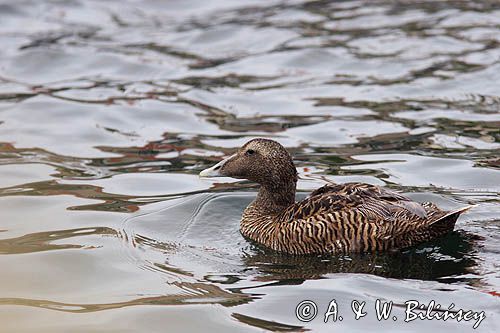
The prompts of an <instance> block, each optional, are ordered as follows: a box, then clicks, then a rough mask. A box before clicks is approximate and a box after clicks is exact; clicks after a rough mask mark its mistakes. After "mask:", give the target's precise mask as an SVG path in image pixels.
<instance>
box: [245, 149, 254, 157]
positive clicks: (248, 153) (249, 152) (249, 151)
mask: <svg viewBox="0 0 500 333" xmlns="http://www.w3.org/2000/svg"><path fill="white" fill-rule="evenodd" d="M254 153H255V150H253V149H248V150H247V151H246V152H245V155H247V156H250V155H253V154H254Z"/></svg>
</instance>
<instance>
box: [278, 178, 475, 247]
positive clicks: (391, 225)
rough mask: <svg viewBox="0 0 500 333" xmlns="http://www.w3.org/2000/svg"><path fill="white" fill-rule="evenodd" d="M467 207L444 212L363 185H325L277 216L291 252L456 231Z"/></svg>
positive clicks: (402, 242)
mask: <svg viewBox="0 0 500 333" xmlns="http://www.w3.org/2000/svg"><path fill="white" fill-rule="evenodd" d="M466 209H467V207H466V208H464V209H459V210H456V211H452V212H445V211H442V210H440V209H439V208H438V207H437V206H436V205H434V204H432V203H428V202H425V203H422V204H419V203H416V202H413V201H411V199H410V198H408V197H406V196H404V195H401V194H399V193H396V192H393V191H390V190H388V189H384V188H381V187H379V186H375V185H370V184H363V183H346V184H338V185H331V184H328V185H325V186H323V187H321V188H319V189H317V190H316V191H314V192H312V193H311V195H310V196H309V197H307V198H306V199H304V200H302V201H300V202H298V203H296V204H294V205H291V206H290V207H288V208H287V209H286V210H285V211H284V212H283V213H281V214H280V215H279V216H277V219H278V221H279V222H285V223H284V224H282V227H281V228H282V229H281V231H282V233H283V235H286V236H283V237H288V238H290V239H293V241H292V242H290V244H291V245H290V248H289V249H286V250H287V251H288V252H290V253H320V252H335V253H340V252H342V253H347V252H359V251H377V250H388V249H397V248H404V247H408V246H412V245H414V244H417V243H420V242H423V241H427V240H430V239H432V238H434V237H438V236H441V235H444V234H445V233H447V232H449V231H451V230H453V227H454V224H455V222H456V220H457V218H458V216H459V215H460V213H462V212H463V211H464V210H466Z"/></svg>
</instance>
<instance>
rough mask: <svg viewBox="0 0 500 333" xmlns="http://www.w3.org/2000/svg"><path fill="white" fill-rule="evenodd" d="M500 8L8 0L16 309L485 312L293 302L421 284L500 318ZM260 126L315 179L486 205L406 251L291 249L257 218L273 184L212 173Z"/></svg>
mask: <svg viewBox="0 0 500 333" xmlns="http://www.w3.org/2000/svg"><path fill="white" fill-rule="evenodd" d="M499 13H500V8H499V5H498V3H496V2H495V1H486V0H484V1H444V2H443V1H439V2H437V1H419V2H412V1H403V2H401V1H399V2H394V1H385V0H381V1H377V2H373V1H341V2H338V1H336V2H329V1H312V2H311V1H293V2H283V1H268V0H266V1H263V0H255V1H253V0H252V1H245V2H235V1H199V0H188V1H177V2H171V1H165V2H158V1H142V2H141V3H140V5H139V4H138V3H137V2H136V1H120V2H118V1H116V0H110V1H106V2H103V1H94V0H85V1H80V0H79V1H73V0H62V1H57V2H53V1H36V2H33V1H16V2H12V1H11V2H9V3H3V4H0V21H1V22H2V29H1V31H0V44H1V45H2V48H1V49H0V63H1V65H0V266H1V267H2V274H0V307H1V311H0V321H1V322H2V328H3V329H4V330H6V331H33V330H35V329H36V330H39V331H50V332H56V331H60V332H67V331H89V330H91V331H92V330H105V331H125V330H127V331H145V330H146V331H161V330H164V329H165V327H167V326H168V327H169V329H171V330H173V331H196V330H199V327H198V326H194V325H199V324H198V322H200V321H202V322H203V323H204V328H206V330H208V331H211V330H217V331H224V332H225V331H227V332H234V331H240V330H241V331H249V330H256V331H261V330H274V331H303V330H307V329H311V330H313V331H324V330H331V329H333V328H339V329H344V330H346V329H347V331H352V330H359V331H361V330H363V331H366V330H373V329H374V328H375V329H376V330H379V331H382V330H384V331H387V330H391V329H392V330H394V329H396V330H425V329H427V330H435V331H452V330H453V331H456V330H460V331H462V330H463V329H469V328H471V326H472V324H471V323H470V322H469V323H464V322H461V323H456V322H450V321H448V322H437V321H425V322H422V321H419V322H418V323H409V324H404V323H402V317H401V316H402V315H403V308H401V307H400V306H397V307H396V309H395V311H396V312H395V313H396V314H397V315H398V320H397V322H393V321H391V320H389V321H381V322H379V321H377V320H376V319H375V316H374V315H373V313H371V315H370V314H369V315H368V316H367V317H366V318H363V319H361V320H359V321H354V320H353V319H352V317H351V316H347V315H346V318H345V320H344V321H343V322H342V323H338V322H337V323H330V324H331V325H326V324H324V323H323V322H322V320H321V319H320V318H319V317H318V318H317V319H316V320H314V321H312V322H310V323H303V322H299V321H297V319H296V318H295V315H294V311H295V305H296V304H297V303H298V302H299V301H301V300H303V299H312V300H315V301H317V302H318V305H319V307H320V309H321V310H323V309H324V308H325V306H326V304H327V303H328V302H329V301H330V300H331V299H332V298H335V299H337V301H338V303H339V306H340V307H341V311H344V312H345V311H347V313H349V308H350V302H351V300H352V299H359V300H360V301H367V302H368V303H367V307H368V308H369V309H373V302H374V301H375V300H376V299H377V298H379V299H384V300H393V301H394V302H395V303H396V304H398V305H401V304H402V303H403V302H404V301H406V300H407V299H410V298H415V299H418V300H421V301H423V302H425V303H428V302H429V301H430V300H431V299H435V300H436V301H438V302H439V303H441V304H442V305H443V306H444V307H447V306H448V305H449V304H451V303H455V304H456V308H459V307H463V308H465V309H473V310H477V311H480V310H484V311H486V314H487V319H486V320H485V322H484V323H483V324H482V325H481V328H482V329H483V330H488V331H495V329H496V331H498V327H496V326H498V324H497V322H498V320H496V319H497V318H498V316H499V311H498V309H499V308H500V305H499V298H498V295H499V294H498V292H499V288H500V278H499V276H498V273H497V272H498V268H499V267H498V264H497V262H498V254H499V253H500V248H499V245H498V244H499V242H498V241H499V236H498V230H499V228H500V225H499V219H498V216H499V213H500V210H499V195H498V193H499V192H500V188H499V184H500V178H499V174H500V173H499V171H498V169H499V167H500V160H499V158H498V148H499V144H500V137H499V134H498V133H499V131H498V127H499V125H498V124H499V121H500V118H499V116H498V115H499V112H498V110H499V105H500V96H499V93H498V82H500V74H499V73H500V64H499V62H498V59H499V56H500V47H499V43H498V42H499V40H500V39H499V36H500V34H499V33H498V24H499V18H500V15H499ZM260 136H265V137H269V138H274V139H276V140H278V141H279V142H281V143H282V144H284V145H285V146H286V147H287V148H288V149H289V150H290V152H291V153H292V154H293V155H294V157H295V160H296V162H297V167H298V171H299V175H300V180H299V183H298V190H299V194H298V198H302V197H304V196H305V195H306V193H307V192H309V191H311V190H312V189H315V188H317V187H319V186H321V185H322V184H324V183H325V182H326V181H334V182H347V181H363V182H369V183H372V184H378V185H385V186H388V187H390V188H392V189H397V190H400V191H403V192H405V194H407V195H409V196H410V197H412V198H414V199H415V200H419V201H427V200H429V201H433V202H436V203H437V204H438V205H439V206H440V207H443V208H445V209H452V208H457V207H461V206H464V205H467V204H475V205H476V206H475V207H474V208H473V209H472V210H471V211H469V212H467V213H466V214H464V215H463V216H461V218H460V219H459V221H458V223H457V228H456V229H457V230H456V232H454V233H451V234H450V235H448V236H446V237H445V238H443V239H439V240H435V241H433V242H430V243H427V244H422V245H421V246H419V247H416V248H412V249H408V250H405V251H401V252H398V253H391V254H361V255H355V254H353V255H349V256H305V257H298V256H288V255H280V254H276V253H274V252H271V251H268V250H266V249H263V248H262V247H259V246H256V245H255V244H253V243H250V242H248V241H247V240H245V239H244V238H243V237H242V236H241V235H240V233H239V231H238V225H239V220H240V216H241V212H242V210H243V209H244V207H246V205H247V204H248V203H249V202H250V201H251V200H252V198H253V197H254V196H255V186H254V185H252V184H249V183H248V182H244V181H238V180H234V179H228V178H221V179H217V180H200V179H199V178H198V176H197V174H198V172H199V171H200V170H201V169H203V168H205V167H207V166H209V165H212V164H214V163H216V162H217V161H219V160H220V159H221V158H222V157H223V156H226V155H229V154H232V153H233V152H234V149H235V148H237V147H239V146H240V145H242V144H243V143H245V142H246V141H247V140H249V139H251V138H254V137H260ZM186 305H187V306H186ZM76 314H78V315H76ZM320 314H321V312H320ZM25 318H30V320H25ZM193 318H196V319H197V320H193ZM332 325H333V326H332ZM495 325H496V326H495Z"/></svg>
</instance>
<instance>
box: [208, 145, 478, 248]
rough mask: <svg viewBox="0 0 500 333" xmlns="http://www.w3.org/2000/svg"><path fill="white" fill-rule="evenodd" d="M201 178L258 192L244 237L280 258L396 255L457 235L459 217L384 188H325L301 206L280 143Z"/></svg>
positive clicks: (247, 152) (249, 151)
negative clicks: (246, 183) (228, 180)
mask: <svg viewBox="0 0 500 333" xmlns="http://www.w3.org/2000/svg"><path fill="white" fill-rule="evenodd" d="M199 175H200V177H232V178H236V179H247V180H250V181H252V182H256V183H258V184H259V185H260V188H259V191H258V193H257V196H256V198H255V200H253V201H252V202H251V203H250V204H249V205H248V207H246V209H245V210H244V211H243V214H242V218H241V221H240V232H241V234H242V235H243V236H244V237H245V238H246V239H249V240H251V241H253V242H255V243H258V244H260V245H263V246H265V247H267V248H270V249H272V250H274V251H277V252H280V253H286V254H292V255H305V254H349V253H352V252H380V251H398V250H401V249H405V248H408V247H412V246H415V245H418V244H421V243H424V242H427V241H431V240H433V239H435V238H438V237H442V236H444V235H446V234H447V233H449V232H451V231H453V229H454V226H455V222H456V221H457V219H458V217H459V216H460V214H462V213H463V212H465V211H467V210H468V209H469V208H471V207H472V206H466V207H462V208H458V209H455V210H451V211H445V210H441V209H440V208H438V207H437V206H436V205H435V204H434V203H431V202H422V203H418V202H415V201H412V200H411V199H410V198H408V197H407V196H405V195H402V194H400V193H397V192H395V191H392V190H389V189H387V188H385V187H381V186H377V185H372V184H366V183H358V182H350V183H343V184H337V183H327V184H326V185H324V186H322V187H320V188H318V189H316V190H314V191H313V192H312V193H311V194H310V195H309V196H308V197H306V198H305V199H304V200H302V201H298V202H296V200H295V194H296V188H297V180H298V173H297V169H296V168H295V165H294V162H293V159H292V157H291V155H290V154H289V153H288V151H287V150H286V149H285V148H284V147H283V146H282V145H281V144H280V143H278V142H276V141H274V140H270V139H265V138H256V139H253V140H250V141H248V142H247V143H245V144H244V145H243V146H242V147H241V148H239V149H238V151H237V152H236V153H234V154H233V155H231V156H229V157H227V158H225V159H223V160H222V161H220V162H219V163H217V164H215V165H213V166H212V167H210V168H207V169H205V170H203V171H201V172H200V174H199Z"/></svg>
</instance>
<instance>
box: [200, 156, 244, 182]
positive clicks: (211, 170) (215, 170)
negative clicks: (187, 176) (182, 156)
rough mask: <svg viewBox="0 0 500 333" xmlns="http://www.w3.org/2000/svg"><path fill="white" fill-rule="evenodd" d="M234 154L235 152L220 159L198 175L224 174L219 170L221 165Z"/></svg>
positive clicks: (219, 175) (221, 175)
mask: <svg viewBox="0 0 500 333" xmlns="http://www.w3.org/2000/svg"><path fill="white" fill-rule="evenodd" d="M235 156H236V154H234V155H231V156H229V157H227V158H225V159H223V160H222V161H220V162H219V163H217V164H216V165H214V166H212V167H210V168H208V169H205V170H203V171H202V172H200V177H224V175H223V174H222V173H221V172H220V171H221V170H222V167H223V166H224V164H226V163H227V161H229V160H230V159H232V158H233V157H235Z"/></svg>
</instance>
